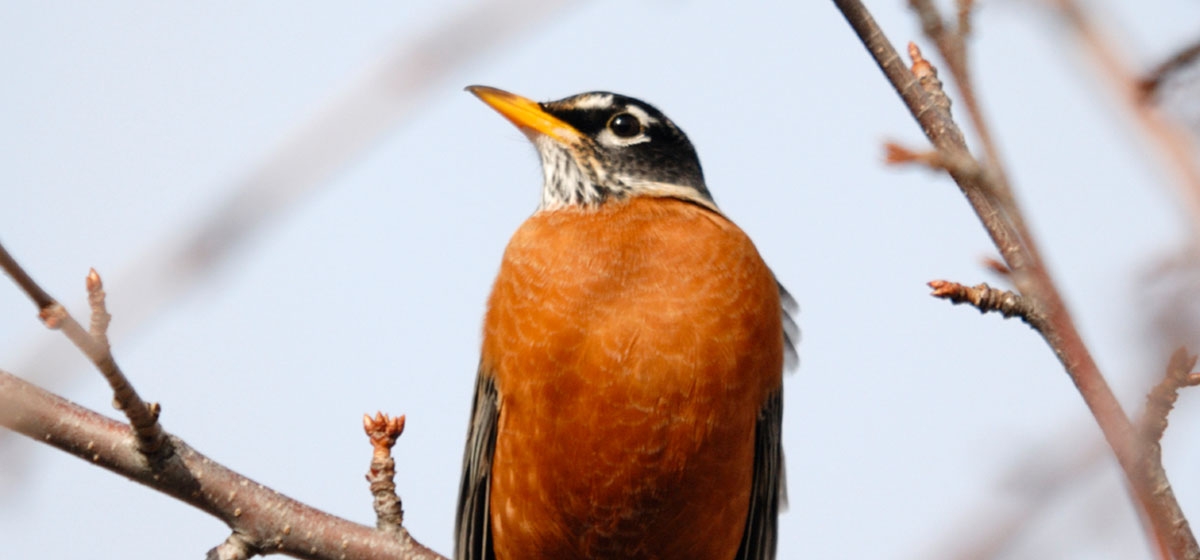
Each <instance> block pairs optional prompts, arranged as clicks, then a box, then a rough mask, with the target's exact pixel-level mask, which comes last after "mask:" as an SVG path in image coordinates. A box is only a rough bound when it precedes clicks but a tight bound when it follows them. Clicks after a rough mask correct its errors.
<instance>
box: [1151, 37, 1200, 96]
mask: <svg viewBox="0 0 1200 560" xmlns="http://www.w3.org/2000/svg"><path fill="white" fill-rule="evenodd" d="M1197 58H1200V41H1197V42H1195V43H1192V44H1191V45H1188V46H1187V47H1184V48H1183V49H1181V50H1180V51H1179V52H1177V53H1175V54H1174V55H1171V57H1170V58H1168V59H1166V60H1164V61H1162V63H1160V64H1159V65H1158V66H1155V67H1154V69H1153V70H1151V71H1150V72H1147V73H1146V75H1145V77H1143V78H1142V79H1140V80H1138V82H1137V89H1138V93H1140V94H1141V95H1142V97H1143V99H1150V98H1151V97H1153V96H1154V94H1155V93H1158V89H1159V87H1161V86H1162V84H1163V82H1165V81H1167V80H1168V79H1170V78H1171V76H1173V75H1174V74H1175V73H1176V72H1178V71H1180V70H1182V69H1184V68H1187V67H1188V66H1191V65H1192V64H1194V63H1195V62H1196V59H1197Z"/></svg>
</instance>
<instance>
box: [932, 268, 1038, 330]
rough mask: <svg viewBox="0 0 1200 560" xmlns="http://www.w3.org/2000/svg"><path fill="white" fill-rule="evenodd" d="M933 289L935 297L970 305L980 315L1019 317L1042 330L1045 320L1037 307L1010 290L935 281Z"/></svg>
mask: <svg viewBox="0 0 1200 560" xmlns="http://www.w3.org/2000/svg"><path fill="white" fill-rule="evenodd" d="M929 287H930V288H932V289H933V292H932V293H931V294H930V295H932V296H933V297H937V298H942V299H945V300H949V301H950V303H953V304H955V305H959V304H963V303H965V304H968V305H971V306H972V307H974V308H976V309H978V310H979V312H980V313H987V312H989V311H990V312H994V313H999V314H1001V315H1003V316H1004V318H1006V319H1010V318H1012V317H1018V318H1020V319H1021V320H1022V321H1025V322H1026V323H1028V324H1029V325H1030V326H1032V327H1034V328H1040V327H1039V325H1041V324H1042V323H1043V322H1044V321H1045V318H1043V317H1041V316H1040V315H1039V314H1038V311H1037V309H1036V308H1035V306H1033V305H1031V304H1030V302H1029V301H1028V300H1026V299H1025V298H1023V297H1021V296H1020V295H1019V294H1017V293H1015V292H1012V291H1009V290H999V289H996V288H993V287H991V286H989V285H987V284H977V285H975V286H964V285H962V284H959V283H958V282H949V281H946V280H933V281H931V282H929Z"/></svg>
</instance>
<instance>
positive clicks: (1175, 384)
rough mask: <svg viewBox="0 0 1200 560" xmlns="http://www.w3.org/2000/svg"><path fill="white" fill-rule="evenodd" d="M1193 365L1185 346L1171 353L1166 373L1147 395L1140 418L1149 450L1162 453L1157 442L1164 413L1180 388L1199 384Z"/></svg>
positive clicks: (1164, 422) (1164, 423)
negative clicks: (1193, 371)
mask: <svg viewBox="0 0 1200 560" xmlns="http://www.w3.org/2000/svg"><path fill="white" fill-rule="evenodd" d="M1195 367H1196V356H1193V355H1189V354H1188V352H1187V349H1186V348H1180V349H1178V350H1176V351H1175V353H1174V354H1171V360H1170V362H1169V363H1168V364H1167V373H1166V375H1164V376H1163V379H1162V381H1159V382H1158V385H1155V386H1154V388H1153V389H1151V390H1150V393H1149V394H1147V395H1146V411H1145V412H1144V413H1143V417H1142V430H1143V437H1144V439H1145V442H1146V445H1149V446H1152V449H1151V452H1152V453H1158V454H1161V453H1162V449H1161V448H1160V447H1159V442H1161V441H1162V436H1163V432H1166V431H1167V416H1168V415H1169V414H1171V409H1172V408H1174V407H1175V401H1176V400H1177V399H1178V398H1179V389H1181V388H1183V387H1194V386H1196V385H1200V373H1192V369H1193V368H1195Z"/></svg>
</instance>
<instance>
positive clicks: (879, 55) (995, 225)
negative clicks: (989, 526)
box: [834, 0, 1200, 558]
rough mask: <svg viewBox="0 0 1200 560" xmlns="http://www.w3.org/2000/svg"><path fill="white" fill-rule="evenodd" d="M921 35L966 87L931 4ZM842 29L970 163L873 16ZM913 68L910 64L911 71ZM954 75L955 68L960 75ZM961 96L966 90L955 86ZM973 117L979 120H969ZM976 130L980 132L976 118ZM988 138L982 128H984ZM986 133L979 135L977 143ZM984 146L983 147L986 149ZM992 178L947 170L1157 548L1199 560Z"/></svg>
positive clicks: (845, 0)
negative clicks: (1097, 432)
mask: <svg viewBox="0 0 1200 560" xmlns="http://www.w3.org/2000/svg"><path fill="white" fill-rule="evenodd" d="M913 3H914V6H915V7H916V8H917V11H918V13H919V14H920V15H921V17H922V23H923V26H924V28H925V30H926V33H927V34H929V35H930V36H931V37H934V38H935V40H938V39H939V38H940V40H938V42H939V45H942V44H943V43H944V44H945V45H946V46H942V47H940V48H942V54H943V56H944V57H946V58H947V60H948V64H950V66H951V71H952V73H954V75H955V77H956V80H966V79H967V74H966V68H965V64H966V57H965V53H964V52H963V51H962V40H961V36H959V37H958V38H957V39H948V38H946V37H945V36H944V35H945V33H947V31H946V30H945V29H944V28H945V26H944V23H942V22H941V19H940V16H937V18H934V17H933V16H934V15H937V14H936V12H935V11H933V8H932V6H931V5H929V3H928V2H921V1H919V0H917V1H914V2H913ZM834 4H835V5H836V6H837V7H838V9H839V10H841V12H842V14H843V15H844V16H845V18H846V20H847V22H849V24H850V26H851V27H852V28H853V29H854V31H855V33H856V34H857V35H858V37H859V39H860V40H861V41H862V42H863V44H864V46H866V48H867V51H868V52H870V53H871V55H872V57H873V58H874V59H875V62H876V63H877V64H878V65H879V67H880V69H881V70H882V71H883V73H884V74H885V75H886V76H887V78H888V80H889V81H890V82H891V84H892V86H893V87H894V88H895V89H896V91H897V93H899V94H900V96H901V98H902V99H903V100H904V102H905V104H906V105H907V106H908V109H909V112H910V113H911V114H912V115H913V117H914V118H915V119H916V120H917V122H918V123H919V124H920V125H921V128H922V130H923V131H924V132H925V135H926V137H927V138H929V140H930V141H931V142H932V143H933V145H934V147H935V148H936V150H937V151H938V152H939V153H943V154H946V155H945V156H944V158H943V159H944V160H945V159H947V158H964V157H966V158H970V157H973V156H971V155H970V151H969V150H968V148H967V145H966V142H965V141H964V139H963V135H962V132H961V131H960V130H959V128H958V125H957V124H956V123H955V122H954V120H953V119H952V118H951V117H950V114H949V112H948V111H946V110H944V109H943V108H941V107H939V106H938V104H937V103H936V101H935V99H934V96H932V95H930V94H929V92H927V91H926V89H925V88H923V87H921V85H920V82H919V80H918V77H917V76H916V75H915V74H914V73H913V72H912V71H910V70H909V68H908V67H907V66H906V65H905V64H904V62H903V61H902V60H901V59H900V55H899V54H898V53H897V52H896V50H895V48H893V47H892V45H891V42H889V41H888V40H887V37H886V36H885V35H884V34H883V31H882V30H881V29H880V28H879V26H878V25H877V24H876V23H875V20H874V18H873V17H872V16H871V14H870V12H869V11H867V9H866V8H865V7H864V6H863V5H862V3H861V2H859V1H858V0H834ZM916 62H917V61H916V60H915V59H914V64H915V63H916ZM955 68H958V69H957V70H956V69H955ZM958 85H959V89H960V91H963V90H966V89H969V86H968V85H964V84H963V83H961V82H960V83H958ZM972 114H978V113H977V112H972ZM973 118H979V123H977V127H978V125H979V124H985V123H983V121H982V118H981V117H973ZM983 130H986V126H984V127H983ZM982 135H983V133H982V132H981V136H982ZM984 143H985V145H986V144H987V143H988V141H985V142H984ZM989 163H991V164H992V166H990V167H988V168H986V169H987V170H988V171H989V172H987V173H983V174H979V175H975V174H964V173H962V172H959V171H957V170H955V169H948V173H949V174H950V175H951V177H953V178H954V180H955V183H957V184H958V186H959V188H960V190H961V191H962V192H963V194H964V195H965V196H966V198H967V200H968V202H969V203H970V204H971V207H972V208H973V209H974V210H975V213H976V214H977V215H978V216H979V219H980V221H981V222H982V223H983V226H984V228H985V229H986V230H987V232H988V235H989V236H990V237H991V238H992V242H993V243H994V244H995V245H996V248H997V249H999V251H1000V254H1001V255H1002V256H1003V258H1004V261H1005V263H1006V264H1007V265H1008V268H1009V269H1010V270H1011V271H1012V274H1013V278H1014V281H1015V282H1016V284H1017V287H1018V289H1019V291H1020V293H1021V295H1022V296H1023V297H1024V298H1025V299H1026V300H1027V303H1028V305H1030V306H1032V308H1033V310H1034V313H1036V314H1037V315H1038V316H1041V317H1045V321H1044V322H1040V323H1039V324H1034V327H1035V328H1036V329H1037V330H1038V332H1039V334H1041V335H1042V337H1043V338H1044V339H1045V341H1046V343H1047V344H1048V345H1049V346H1050V348H1051V349H1052V350H1053V351H1054V353H1055V355H1057V356H1058V358H1059V361H1060V362H1062V364H1063V367H1064V368H1065V369H1066V371H1067V373H1068V375H1070V377H1071V380H1072V381H1073V382H1074V383H1075V386H1076V387H1077V388H1078V390H1079V392H1080V395H1081V396H1082V397H1083V399H1084V402H1085V403H1086V404H1087V405H1088V408H1089V409H1090V410H1091V412H1092V415H1093V417H1095V419H1096V422H1097V424H1099V426H1100V429H1101V431H1102V432H1103V434H1104V437H1105V440H1106V441H1107V442H1108V444H1109V447H1110V448H1111V449H1112V450H1113V453H1114V455H1115V456H1116V458H1117V461H1118V463H1119V464H1120V465H1121V468H1122V470H1123V472H1124V473H1125V476H1126V479H1127V480H1128V481H1129V483H1130V487H1131V489H1132V491H1133V493H1134V495H1135V497H1136V498H1137V501H1138V503H1139V504H1140V505H1141V507H1142V508H1143V510H1144V512H1145V513H1146V520H1147V523H1148V524H1149V528H1150V529H1151V530H1152V532H1153V534H1154V535H1155V538H1156V539H1157V542H1158V543H1160V544H1164V545H1165V546H1168V547H1169V549H1170V551H1171V553H1172V554H1174V555H1175V556H1177V557H1178V558H1196V557H1200V546H1198V545H1197V544H1196V540H1195V537H1194V536H1192V534H1191V532H1190V530H1188V528H1187V525H1186V521H1184V522H1183V524H1182V525H1181V524H1180V523H1179V521H1180V520H1183V519H1184V517H1183V513H1182V510H1181V509H1180V507H1179V504H1178V502H1177V501H1176V499H1175V496H1174V493H1173V491H1172V490H1171V487H1170V484H1169V483H1168V482H1167V479H1166V474H1165V472H1164V471H1163V469H1162V464H1161V462H1158V461H1145V460H1144V459H1145V458H1146V456H1147V455H1146V453H1145V450H1144V446H1143V445H1142V442H1141V440H1140V439H1139V437H1138V433H1137V431H1136V430H1135V429H1134V426H1133V423H1132V422H1131V421H1130V420H1129V417H1128V416H1127V415H1126V414H1125V412H1124V410H1123V409H1122V408H1121V405H1120V403H1119V402H1118V401H1117V399H1116V397H1115V395H1113V392H1112V390H1111V389H1110V388H1109V386H1108V383H1107V381H1105V379H1104V377H1103V375H1102V374H1101V373H1100V370H1099V367H1098V366H1097V365H1096V362H1095V360H1094V359H1093V358H1092V356H1091V353H1090V352H1089V351H1088V349H1087V346H1086V345H1085V344H1084V342H1083V339H1082V337H1081V336H1080V335H1079V332H1078V330H1077V329H1076V328H1075V325H1074V322H1073V320H1072V319H1071V316H1070V314H1069V313H1068V312H1067V309H1066V306H1065V304H1064V303H1063V300H1062V296H1061V295H1060V294H1059V293H1058V290H1057V287H1056V286H1055V284H1054V282H1053V281H1052V279H1051V277H1050V274H1049V272H1048V270H1047V269H1046V268H1045V266H1044V265H1043V264H1042V262H1041V259H1040V257H1039V255H1038V251H1037V249H1036V244H1035V242H1034V240H1033V238H1032V237H1031V236H1030V235H1029V233H1028V230H1027V229H1026V227H1025V226H1024V219H1023V218H1022V217H1021V213H1020V210H1019V209H1018V208H1017V205H1016V204H1015V199H1013V198H1012V196H1011V194H1010V192H1009V190H1008V187H1007V184H1006V182H1005V181H1004V178H1003V177H1004V176H1003V173H1002V172H1001V171H1000V166H999V161H998V159H997V158H994V157H991V156H989Z"/></svg>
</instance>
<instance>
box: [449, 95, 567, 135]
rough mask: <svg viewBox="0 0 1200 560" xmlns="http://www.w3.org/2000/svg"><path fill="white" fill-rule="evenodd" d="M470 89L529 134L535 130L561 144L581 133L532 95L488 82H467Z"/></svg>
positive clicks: (534, 132) (536, 132)
mask: <svg viewBox="0 0 1200 560" xmlns="http://www.w3.org/2000/svg"><path fill="white" fill-rule="evenodd" d="M467 91H469V92H471V93H473V94H475V97H478V98H479V99H482V100H483V102H484V103H487V104H488V105H489V106H491V108H493V109H495V110H496V111H497V112H499V113H500V114H501V115H504V118H506V119H508V120H509V122H511V123H513V124H515V125H517V128H520V129H521V132H524V133H525V135H526V136H529V137H530V138H532V137H533V135H534V134H544V135H546V136H549V137H550V138H553V139H554V140H556V141H558V142H560V143H562V144H575V143H577V142H578V141H579V140H580V137H581V136H582V135H581V134H579V131H578V130H575V127H573V126H571V125H569V124H567V123H565V122H563V121H561V120H559V118H558V117H555V116H554V115H551V114H550V113H547V112H546V111H545V110H543V109H542V106H541V105H538V103H537V102H536V101H533V100H531V99H526V98H524V97H521V96H520V95H516V94H513V93H509V92H507V91H504V90H502V89H496V88H493V87H487V86H467Z"/></svg>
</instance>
